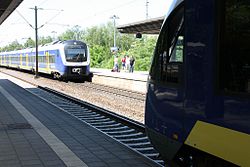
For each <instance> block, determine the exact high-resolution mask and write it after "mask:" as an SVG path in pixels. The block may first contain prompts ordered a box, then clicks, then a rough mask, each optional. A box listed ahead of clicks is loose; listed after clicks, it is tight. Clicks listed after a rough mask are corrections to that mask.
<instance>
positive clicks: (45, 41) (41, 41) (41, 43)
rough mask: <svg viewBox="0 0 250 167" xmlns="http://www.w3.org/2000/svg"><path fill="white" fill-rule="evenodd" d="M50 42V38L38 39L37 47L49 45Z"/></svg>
mask: <svg viewBox="0 0 250 167" xmlns="http://www.w3.org/2000/svg"><path fill="white" fill-rule="evenodd" d="M52 41H53V39H52V37H50V36H48V37H40V38H39V40H38V44H39V45H44V44H46V43H50V42H52Z"/></svg>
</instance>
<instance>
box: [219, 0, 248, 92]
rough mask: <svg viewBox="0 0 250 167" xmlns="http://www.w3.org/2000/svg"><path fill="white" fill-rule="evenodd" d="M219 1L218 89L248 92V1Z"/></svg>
mask: <svg viewBox="0 0 250 167" xmlns="http://www.w3.org/2000/svg"><path fill="white" fill-rule="evenodd" d="M222 3H223V4H222V5H221V6H222V7H223V10H220V11H222V12H221V15H222V17H221V21H220V22H221V23H222V24H221V25H220V27H221V30H220V32H221V34H220V35H221V36H220V38H221V39H220V48H222V49H221V50H220V54H219V76H218V79H219V89H220V90H222V91H224V92H225V93H230V92H232V93H248V94H249V93H250V45H249V41H250V30H249V27H250V3H249V0H241V1H238V0H227V1H223V2H222Z"/></svg>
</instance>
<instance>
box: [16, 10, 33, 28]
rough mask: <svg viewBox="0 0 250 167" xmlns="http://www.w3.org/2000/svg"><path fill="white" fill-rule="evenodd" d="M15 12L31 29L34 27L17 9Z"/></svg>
mask: <svg viewBox="0 0 250 167" xmlns="http://www.w3.org/2000/svg"><path fill="white" fill-rule="evenodd" d="M16 12H17V14H18V15H19V16H20V17H21V18H22V19H23V20H24V21H25V22H26V23H27V24H28V25H29V26H30V27H31V28H33V29H35V28H34V27H33V26H32V24H31V23H29V21H28V20H27V19H26V18H25V17H24V16H23V15H22V14H21V13H20V12H19V11H18V10H16Z"/></svg>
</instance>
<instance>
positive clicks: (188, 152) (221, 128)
mask: <svg viewBox="0 0 250 167" xmlns="http://www.w3.org/2000/svg"><path fill="white" fill-rule="evenodd" d="M145 126H146V132H147V135H148V136H149V138H150V140H151V142H152V144H153V145H154V147H155V148H156V149H157V150H158V151H159V152H160V156H161V157H162V158H163V159H164V160H165V161H166V162H167V164H169V163H170V164H172V163H173V164H174V165H177V166H202V167H203V166H213V167H214V166H218V167H220V166H246V167H247V166H250V2H249V0H241V1H238V0H224V1H217V0H202V1H201V0H173V3H172V5H171V7H170V8H169V11H168V12H167V15H166V18H165V20H164V22H163V25H162V28H161V31H160V34H159V36H158V41H157V44H156V48H155V51H154V55H153V59H152V63H151V69H150V72H149V76H148V83H147V95H146V107H145Z"/></svg>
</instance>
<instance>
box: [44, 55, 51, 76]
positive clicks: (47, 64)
mask: <svg viewBox="0 0 250 167" xmlns="http://www.w3.org/2000/svg"><path fill="white" fill-rule="evenodd" d="M45 57H46V58H45V60H46V62H45V63H46V71H47V73H48V72H49V69H50V64H49V63H50V62H49V57H50V55H49V51H45Z"/></svg>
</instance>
